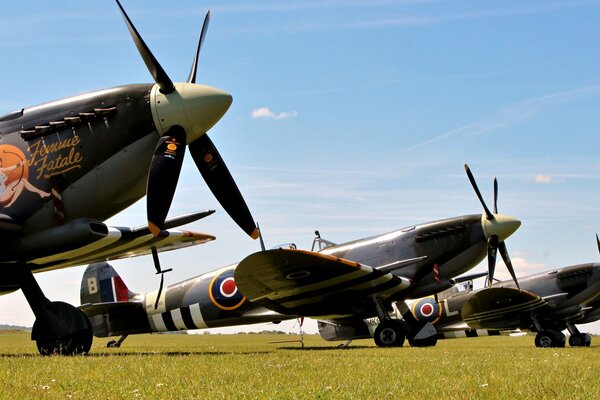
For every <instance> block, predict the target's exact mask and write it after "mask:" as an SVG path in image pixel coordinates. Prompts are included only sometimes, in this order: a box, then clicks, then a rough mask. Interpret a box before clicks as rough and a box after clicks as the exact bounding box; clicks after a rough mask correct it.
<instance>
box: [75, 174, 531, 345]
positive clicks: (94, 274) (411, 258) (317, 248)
mask: <svg viewBox="0 0 600 400" xmlns="http://www.w3.org/2000/svg"><path fill="white" fill-rule="evenodd" d="M465 167H466V166H465ZM466 170H467V174H468V176H469V179H470V180H471V182H472V184H473V187H474V189H475V191H476V192H477V193H479V189H478V188H477V185H476V184H475V180H474V179H473V177H472V174H471V172H470V170H469V169H468V167H466ZM494 192H495V195H494V198H496V197H497V185H495V189H494ZM478 196H479V197H480V199H481V195H480V194H479V195H478ZM482 204H483V206H484V209H487V207H486V206H485V203H483V200H482ZM494 211H495V213H494V214H492V213H490V215H489V216H488V215H487V214H486V213H484V214H483V215H481V214H477V215H465V216H462V217H456V218H449V219H445V220H441V221H434V222H428V223H424V224H422V225H415V226H410V227H407V228H404V229H400V230H397V231H394V232H390V233H386V234H383V235H379V236H375V237H370V238H365V239H359V240H356V241H352V242H349V243H344V244H339V245H336V244H334V243H332V242H330V241H327V240H324V239H322V238H321V237H320V235H319V234H318V233H317V237H316V238H315V241H314V242H313V249H312V250H311V251H304V250H298V249H296V247H295V246H293V245H290V246H284V247H282V246H279V247H277V248H275V249H272V250H266V251H265V250H263V251H261V252H258V253H255V254H253V255H251V256H249V257H247V258H245V259H244V260H243V261H242V262H241V263H239V264H237V265H231V266H229V267H225V268H223V269H220V270H217V271H213V272H210V273H207V274H204V275H200V276H198V277H195V278H192V279H189V280H186V281H183V282H179V283H176V284H174V285H171V286H169V287H168V288H166V289H165V291H164V292H163V293H162V294H161V293H160V292H159V291H153V292H150V293H146V294H137V293H133V292H131V291H129V289H127V287H126V286H125V285H124V283H123V281H122V279H121V278H120V277H119V276H118V274H117V273H116V272H115V271H114V269H113V268H112V267H110V266H109V265H108V264H93V265H90V266H89V267H88V269H87V270H86V272H85V274H84V277H83V280H82V282H81V303H82V306H81V310H82V311H83V312H84V313H85V314H86V315H87V316H88V317H89V319H90V321H91V324H92V326H93V330H94V335H96V336H98V337H107V336H118V335H120V336H121V339H119V341H117V342H111V344H112V345H119V344H120V343H121V342H122V340H124V338H125V337H126V336H127V335H129V334H135V333H146V332H163V331H176V330H187V329H201V328H213V327H221V326H231V325H241V324H252V323H257V322H269V321H270V322H277V321H282V320H286V319H293V318H297V317H305V316H307V317H316V318H319V317H321V318H323V317H328V318H330V319H331V320H330V321H328V322H327V323H328V324H329V326H333V327H335V329H336V330H343V329H345V328H347V327H349V326H350V327H351V326H353V324H355V323H357V321H360V323H363V320H364V319H366V318H371V317H375V316H379V317H380V318H381V320H382V321H384V322H383V323H382V324H379V326H378V327H377V329H375V333H374V338H375V343H376V344H377V345H379V346H402V344H403V343H404V341H405V338H406V337H408V339H409V342H410V343H411V344H413V345H416V346H424V345H427V344H429V343H430V342H431V340H435V337H436V331H435V329H433V328H432V327H431V325H430V324H426V323H421V321H418V320H416V319H414V318H409V316H408V314H403V315H404V320H402V319H397V318H392V315H390V311H391V310H392V306H393V305H394V304H397V303H403V300H405V299H409V298H419V297H421V296H424V295H428V294H433V293H437V292H439V291H442V290H444V289H448V288H450V287H452V286H453V285H454V284H455V283H456V282H457V281H456V280H455V279H454V277H456V276H458V275H460V274H462V273H464V272H466V271H468V270H469V269H471V268H473V267H474V266H475V265H477V264H478V263H479V262H480V261H481V260H482V259H483V258H484V257H485V256H486V253H487V254H488V258H489V259H491V261H495V259H494V258H493V256H494V254H495V251H496V248H497V247H494V246H498V244H501V245H502V247H503V249H504V250H505V249H506V246H505V245H504V240H505V239H506V238H508V237H509V236H510V235H511V234H512V233H513V232H514V231H515V230H516V229H517V228H518V227H519V225H520V222H519V221H518V220H516V219H514V218H511V217H507V216H505V215H501V214H498V212H497V207H496V205H494ZM498 247H499V246H498ZM502 254H504V255H505V257H506V260H507V262H506V264H507V266H508V268H509V270H510V271H511V274H514V271H513V270H512V264H511V263H510V259H509V258H508V253H507V252H506V251H504V252H503V253H502ZM493 271H494V265H493V264H492V263H491V262H490V270H489V272H488V273H489V274H490V276H491V275H493Z"/></svg>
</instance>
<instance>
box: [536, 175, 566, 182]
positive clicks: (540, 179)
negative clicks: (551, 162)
mask: <svg viewBox="0 0 600 400" xmlns="http://www.w3.org/2000/svg"><path fill="white" fill-rule="evenodd" d="M533 181H534V182H535V183H542V184H544V183H557V182H560V180H559V179H556V178H555V177H553V176H551V175H544V174H537V175H536V176H534V177H533Z"/></svg>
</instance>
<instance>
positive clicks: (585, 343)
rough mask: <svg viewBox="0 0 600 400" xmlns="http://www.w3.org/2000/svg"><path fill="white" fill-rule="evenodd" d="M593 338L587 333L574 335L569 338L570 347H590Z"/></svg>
mask: <svg viewBox="0 0 600 400" xmlns="http://www.w3.org/2000/svg"><path fill="white" fill-rule="evenodd" d="M591 344H592V337H591V336H590V335H588V334H587V333H574V334H572V335H571V336H569V346H571V347H590V345H591Z"/></svg>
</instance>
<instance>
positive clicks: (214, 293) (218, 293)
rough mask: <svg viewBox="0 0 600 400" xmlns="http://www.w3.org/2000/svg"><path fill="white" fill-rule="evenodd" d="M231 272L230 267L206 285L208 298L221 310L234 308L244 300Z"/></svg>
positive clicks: (232, 270)
mask: <svg viewBox="0 0 600 400" xmlns="http://www.w3.org/2000/svg"><path fill="white" fill-rule="evenodd" d="M233 272H234V269H233V268H231V269H228V270H226V271H223V272H221V273H220V274H217V275H216V276H215V277H214V278H213V280H212V281H211V282H210V285H209V286H208V296H209V297H210V300H211V301H212V303H213V304H214V305H215V306H217V307H218V308H220V309H221V310H228V311H229V310H235V309H236V308H238V307H239V306H241V305H242V304H243V303H244V301H246V297H244V296H243V295H242V293H240V291H239V290H238V288H237V285H236V284H235V280H234V279H233Z"/></svg>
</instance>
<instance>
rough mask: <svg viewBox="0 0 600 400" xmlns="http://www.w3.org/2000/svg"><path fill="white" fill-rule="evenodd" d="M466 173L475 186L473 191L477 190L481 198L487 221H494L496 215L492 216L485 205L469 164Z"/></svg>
mask: <svg viewBox="0 0 600 400" xmlns="http://www.w3.org/2000/svg"><path fill="white" fill-rule="evenodd" d="M465 171H466V172H467V176H468V177H469V181H470V182H471V186H473V190H475V194H476V195H477V197H478V198H479V202H480V203H481V205H482V206H483V209H484V211H485V215H486V217H487V219H488V220H490V221H491V220H493V219H494V214H492V213H491V212H490V209H489V208H488V207H487V205H486V204H485V201H483V196H482V195H481V192H480V191H479V187H477V182H475V177H474V176H473V173H472V172H471V169H470V168H469V166H468V165H467V164H465Z"/></svg>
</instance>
